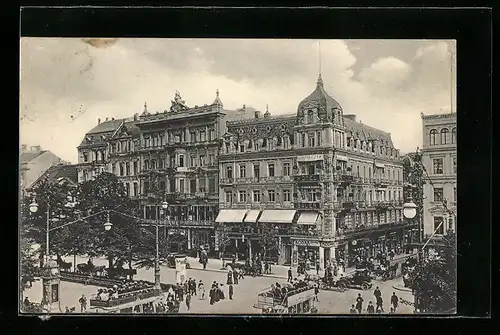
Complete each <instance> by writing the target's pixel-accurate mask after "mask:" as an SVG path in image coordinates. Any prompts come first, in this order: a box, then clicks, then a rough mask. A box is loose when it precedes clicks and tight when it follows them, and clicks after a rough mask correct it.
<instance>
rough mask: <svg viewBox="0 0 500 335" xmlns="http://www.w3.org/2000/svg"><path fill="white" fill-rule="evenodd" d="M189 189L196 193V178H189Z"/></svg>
mask: <svg viewBox="0 0 500 335" xmlns="http://www.w3.org/2000/svg"><path fill="white" fill-rule="evenodd" d="M189 191H190V193H191V194H195V193H196V179H190V180H189Z"/></svg>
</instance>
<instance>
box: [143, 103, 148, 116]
mask: <svg viewBox="0 0 500 335" xmlns="http://www.w3.org/2000/svg"><path fill="white" fill-rule="evenodd" d="M147 112H148V103H147V102H144V113H147Z"/></svg>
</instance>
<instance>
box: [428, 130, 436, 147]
mask: <svg viewBox="0 0 500 335" xmlns="http://www.w3.org/2000/svg"><path fill="white" fill-rule="evenodd" d="M437 133H438V132H437V130H436V129H431V131H430V132H429V145H436V138H437Z"/></svg>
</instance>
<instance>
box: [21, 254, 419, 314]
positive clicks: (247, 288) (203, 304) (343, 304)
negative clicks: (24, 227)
mask: <svg viewBox="0 0 500 335" xmlns="http://www.w3.org/2000/svg"><path fill="white" fill-rule="evenodd" d="M66 261H71V262H72V261H73V259H72V257H68V258H66ZM86 261H87V258H85V257H77V264H78V263H85V262H86ZM189 261H190V263H191V266H192V269H188V270H187V277H188V278H193V279H196V281H197V282H198V281H200V280H202V281H203V283H204V284H205V288H206V292H207V297H206V299H205V300H200V299H199V297H198V296H194V297H193V300H192V305H191V309H190V310H189V311H187V309H186V305H185V304H181V309H180V313H194V314H254V313H255V314H260V310H257V309H254V308H253V305H254V304H255V303H256V302H257V294H258V293H259V292H262V291H263V290H265V289H267V288H269V287H270V286H271V284H276V283H284V282H286V271H287V269H288V268H286V267H280V266H274V267H273V272H275V273H274V274H272V275H267V276H261V277H255V278H252V277H250V276H245V279H243V280H240V282H239V284H238V285H233V286H234V296H233V300H229V299H228V298H229V297H228V291H227V290H228V287H227V285H226V280H227V271H224V270H220V268H221V265H222V264H221V261H220V260H210V261H209V263H208V264H209V266H207V270H202V269H201V264H199V263H198V262H197V260H196V259H194V258H189ZM94 264H95V265H106V264H107V261H106V260H105V259H94ZM160 270H161V280H162V283H174V282H175V269H171V268H168V267H166V266H162V267H161V269H160ZM134 279H137V280H147V281H151V282H153V281H154V269H153V268H150V269H138V270H137V275H136V276H134ZM213 281H217V282H218V283H222V284H224V292H225V296H226V299H224V300H221V301H219V302H218V303H216V304H215V305H210V303H209V299H208V290H209V288H210V285H211V283H212V282H213ZM401 283H402V279H401V278H396V279H394V280H390V281H386V282H382V281H373V288H372V289H371V290H368V291H361V290H357V289H350V290H348V291H346V292H335V291H320V293H319V302H317V303H316V305H317V308H318V312H319V313H321V314H347V313H349V309H350V306H351V305H352V304H354V303H355V299H356V297H357V295H358V293H361V295H362V296H363V299H364V300H365V303H364V306H363V307H364V308H366V304H367V303H368V301H370V300H372V301H373V302H375V298H374V296H373V290H374V289H375V287H376V286H379V288H380V290H381V292H382V298H383V299H384V309H385V310H386V311H388V310H389V308H390V306H389V302H390V296H391V295H392V292H396V294H397V295H398V296H399V297H401V298H403V299H404V300H407V301H413V296H412V295H411V292H404V291H397V290H394V289H393V286H394V285H401ZM97 289H98V287H97V286H92V285H82V284H75V283H68V282H61V292H60V294H61V297H60V299H61V309H63V310H64V308H65V306H68V307H73V306H75V307H76V310H77V311H79V305H78V299H79V298H80V296H81V295H82V294H85V295H86V296H87V298H88V299H89V298H90V296H92V295H94V294H95V293H97ZM41 292H42V290H41V282H40V281H37V282H36V283H34V285H33V287H32V288H31V289H29V290H27V291H25V296H27V297H28V298H29V299H30V300H31V301H34V302H39V301H40V300H41ZM411 313H413V308H412V307H410V306H407V305H403V304H400V305H399V308H398V311H397V314H411Z"/></svg>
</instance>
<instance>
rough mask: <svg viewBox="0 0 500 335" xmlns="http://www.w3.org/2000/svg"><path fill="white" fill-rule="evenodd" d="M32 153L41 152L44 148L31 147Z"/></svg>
mask: <svg viewBox="0 0 500 335" xmlns="http://www.w3.org/2000/svg"><path fill="white" fill-rule="evenodd" d="M31 151H32V152H40V151H42V147H41V146H39V145H33V146H31Z"/></svg>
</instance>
